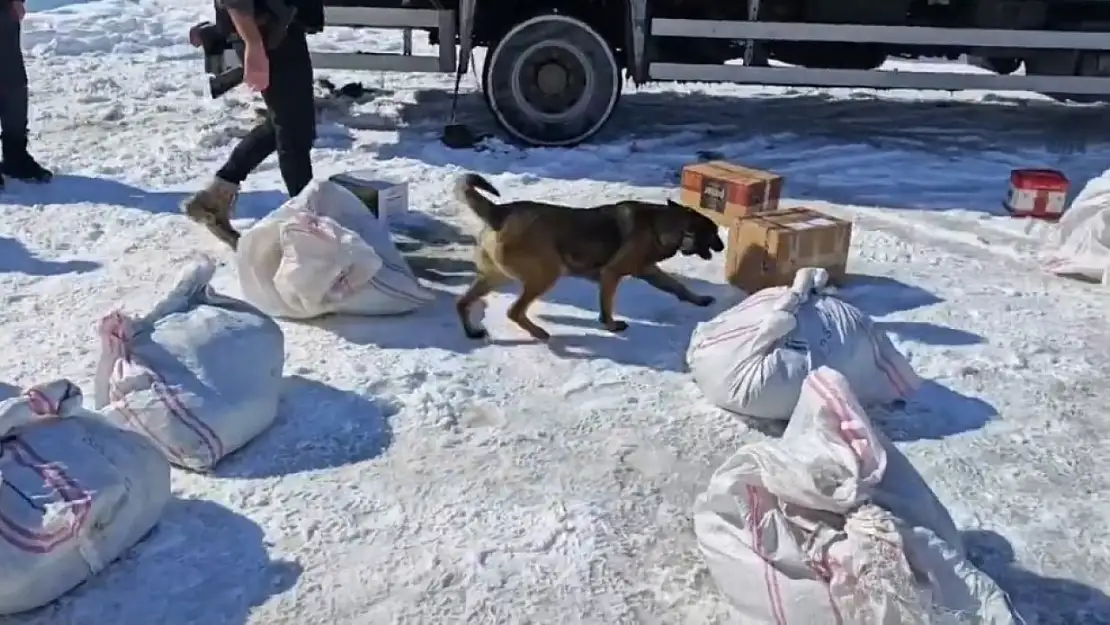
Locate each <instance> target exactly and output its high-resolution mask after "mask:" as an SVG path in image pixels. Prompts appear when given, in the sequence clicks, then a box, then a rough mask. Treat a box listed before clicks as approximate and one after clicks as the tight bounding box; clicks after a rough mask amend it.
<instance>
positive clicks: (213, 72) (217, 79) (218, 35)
mask: <svg viewBox="0 0 1110 625" xmlns="http://www.w3.org/2000/svg"><path fill="white" fill-rule="evenodd" d="M189 36H190V37H191V38H193V39H194V43H199V44H200V48H201V50H203V51H204V71H205V73H207V74H209V75H210V78H209V79H208V91H209V93H210V94H211V95H212V98H213V99H215V98H218V97H220V96H222V95H223V94H225V93H227V92H228V91H231V90H232V89H234V88H235V87H236V86H237V85H239V83H241V82H243V40H242V39H240V38H239V36H238V35H237V34H236V33H235V32H234V29H230V32H229V29H226V28H221V27H220V26H219V25H217V24H213V23H212V22H201V23H199V24H197V25H196V26H194V27H193V28H192V30H190V32H189Z"/></svg>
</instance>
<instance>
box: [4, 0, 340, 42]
mask: <svg viewBox="0 0 1110 625" xmlns="http://www.w3.org/2000/svg"><path fill="white" fill-rule="evenodd" d="M5 1H10V0H0V2H5ZM271 2H277V3H281V4H285V5H288V6H289V7H292V8H295V9H297V18H296V23H297V24H299V25H300V26H301V28H303V29H304V30H305V32H307V33H310V34H311V33H318V32H320V31H321V30H323V29H324V2H323V0H216V9H217V11H219V10H220V9H234V10H236V11H243V12H245V13H252V14H254V15H261V16H269V17H273V16H274V11H273V10H272V9H271V8H270V3H271Z"/></svg>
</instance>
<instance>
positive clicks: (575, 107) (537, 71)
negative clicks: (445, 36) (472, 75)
mask: <svg viewBox="0 0 1110 625" xmlns="http://www.w3.org/2000/svg"><path fill="white" fill-rule="evenodd" d="M482 79H483V80H482V90H483V93H484V95H485V98H486V104H487V105H488V106H489V108H490V112H492V113H493V116H494V119H496V120H497V123H498V125H500V126H501V127H502V128H503V129H504V130H505V132H507V133H509V134H510V135H512V136H513V137H515V138H516V139H519V140H520V141H522V142H524V143H527V144H531V145H536V146H547V147H564V146H572V145H575V144H578V143H581V142H583V141H585V140H587V139H589V138H590V137H592V136H593V135H594V134H596V133H597V131H599V130H601V128H602V126H604V125H605V122H607V121H609V117H610V116H612V114H613V109H614V108H615V107H616V105H617V100H619V99H620V95H621V87H622V82H623V81H622V77H621V68H620V65H619V64H618V63H617V59H616V57H615V56H614V55H613V50H612V48H611V47H610V45H609V43H608V42H607V41H605V38H604V37H602V36H601V35H600V34H599V33H598V32H597V31H596V30H594V29H593V28H592V27H591V26H590V25H589V24H587V23H585V22H583V21H581V20H579V19H576V18H574V17H570V16H567V15H556V14H545V15H537V16H535V17H532V18H530V19H527V20H525V21H523V22H521V23H519V24H517V25H516V26H514V27H513V28H512V29H510V30H509V32H507V33H505V35H504V36H503V37H502V38H501V40H500V41H498V42H497V43H496V44H495V45H494V46H493V47H492V49H490V50H489V52H488V54H487V55H486V61H485V65H484V66H483V68H482Z"/></svg>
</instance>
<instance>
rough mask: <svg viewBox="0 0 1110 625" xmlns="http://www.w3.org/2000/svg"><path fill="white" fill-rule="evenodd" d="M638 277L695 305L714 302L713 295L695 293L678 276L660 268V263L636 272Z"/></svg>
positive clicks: (703, 305)
mask: <svg viewBox="0 0 1110 625" xmlns="http://www.w3.org/2000/svg"><path fill="white" fill-rule="evenodd" d="M636 277H637V278H639V279H641V280H643V281H644V282H647V283H648V284H650V285H651V286H653V287H655V288H657V289H659V290H660V291H663V292H664V293H670V294H671V295H674V296H675V297H677V298H678V299H680V300H682V301H684V302H689V303H691V304H693V305H695V306H702V307H705V306H708V305H710V304H712V303H713V302H714V299H713V297H712V296H710V295H698V294H697V293H694V292H693V291H691V290H690V288H689V287H687V286H686V285H685V284H683V283H682V282H680V281H679V280H678V279H677V278H675V277H674V276H672V275H670V274H669V273H667V272H665V271H663V270H662V269H660V268H659V267H658V265H652V266H650V267H648V268H646V269H643V270H642V271H640V273H638V274H636Z"/></svg>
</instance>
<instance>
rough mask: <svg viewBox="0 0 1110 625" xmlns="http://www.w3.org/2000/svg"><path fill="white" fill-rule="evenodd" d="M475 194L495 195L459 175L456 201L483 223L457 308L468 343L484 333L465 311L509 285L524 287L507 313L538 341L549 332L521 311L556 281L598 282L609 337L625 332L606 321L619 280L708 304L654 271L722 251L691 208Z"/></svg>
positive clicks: (485, 184)
mask: <svg viewBox="0 0 1110 625" xmlns="http://www.w3.org/2000/svg"><path fill="white" fill-rule="evenodd" d="M479 190H482V191H485V192H486V193H489V194H491V195H494V196H497V197H500V195H501V194H500V193H499V192H498V191H497V189H496V188H494V186H493V185H492V184H490V183H489V181H487V180H486V179H485V178H483V177H481V176H479V175H478V174H467V175H466V176H463V177H462V178H461V179H460V180H459V182H458V184H457V185H456V188H455V192H456V195H458V197H459V199H460V200H461V201H462V202H463V203H465V204H466V205H467V206H469V207H470V209H471V210H472V211H474V213H475V214H476V215H477V216H478V218H479V219H481V220H482V222H483V223H484V224H485V227H484V228H483V229H482V232H481V234H479V235H478V249H477V254H476V258H475V266H476V271H477V274H478V275H477V278H476V279H475V280H474V283H473V284H472V285H471V286H470V288H469V289H468V290H467V291H466V293H464V294H463V295H462V297H460V298H459V301H458V304H457V305H456V308H457V310H458V313H459V319H460V320H461V321H462V325H463V331H464V332H465V333H466V335H467V336H468V337H470V338H473V339H480V338H484V337H485V336H486V331H485V330H484V329H482V328H481V327H474V326H473V325H471V323H470V316H469V311H470V307H471V306H472V305H473V304H474V303H475V302H477V301H478V300H479V299H481V298H482V297H484V296H485V295H487V294H489V293H490V292H491V291H493V290H494V289H496V288H497V287H499V286H501V285H503V284H506V283H508V282H512V281H514V280H515V281H518V282H520V283H521V284H522V286H523V290H522V292H521V294H520V297H518V298H517V300H516V301H515V302H514V303H513V305H512V306H511V307H510V308H509V315H508V316H509V319H512V320H513V321H514V322H515V323H516V324H517V325H519V326H520V327H521V328H524V330H525V331H526V332H528V334H531V335H532V336H533V337H534V338H536V339H538V340H541V341H546V340H547V339H548V338H550V336H551V335H549V334H548V333H547V331H546V330H544V329H543V328H541V327H539V326H537V325H536V324H535V323H533V322H532V320H531V319H529V318H528V316H527V313H528V307H529V306H531V305H532V303H533V302H535V301H536V300H537V299H539V298H540V297H541V296H542V295H543V294H544V293H547V292H548V291H549V290H550V289H551V287H553V286H555V283H556V282H557V281H558V280H559V278H560V277H562V276H574V277H579V278H586V279H589V280H593V281H595V282H597V283H598V285H599V290H600V295H601V305H600V308H601V310H600V313H601V314H600V318H599V319H600V321H601V323H602V325H604V326H605V328H606V329H608V330H609V331H611V332H621V331H623V330H624V329H626V328H627V327H628V324H627V323H625V322H624V321H618V320H616V319H614V318H613V298H614V296H615V295H616V292H617V285H618V284H619V283H620V281H621V279H622V278H624V277H625V276H634V277H637V278H640V279H642V280H644V281H645V282H647V283H648V284H650V285H652V286H654V287H655V288H657V289H659V290H661V291H665V292H667V293H670V294H672V295H674V296H675V297H677V298H678V299H680V300H682V301H685V302H690V303H691V304H695V305H697V306H708V305H710V304H711V303H713V298H712V297H710V296H708V295H697V294H695V293H693V292H692V291H690V289H688V288H687V287H686V286H685V285H683V284H682V283H681V282H679V281H678V280H676V279H675V278H674V277H672V276H670V275H668V274H667V273H665V272H664V271H663V270H662V269H660V268H659V267H657V266H656V263H659V262H662V261H664V260H666V259H668V258H671V257H672V256H674V255H675V254H677V253H679V252H682V253H683V254H685V255H688V256H689V255H694V254H697V255H698V256H700V257H702V258H705V259H709V258H711V257H712V255H713V252H720V251H722V250H723V249H724V248H725V246H724V242H722V241H721V238H720V236H719V235H718V232H717V225H716V224H714V223H713V222H712V221H710V220H709V219H707V218H705V217H703V216H701V215H699V214H697V213H695V212H694V211H691V210H688V209H686V208H684V207H683V206H681V205H679V204H675V203H674V202H671V201H668V202H667V203H666V204H650V203H647V202H637V201H627V202H619V203H616V204H608V205H605V206H598V207H596V208H588V209H576V208H570V207H567V206H558V205H555V204H544V203H542V202H531V201H520V202H507V203H504V204H497V203H495V202H493V201H491V200H490V199H489V198H487V197H486V196H484V195H482V194H481V193H479Z"/></svg>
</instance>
